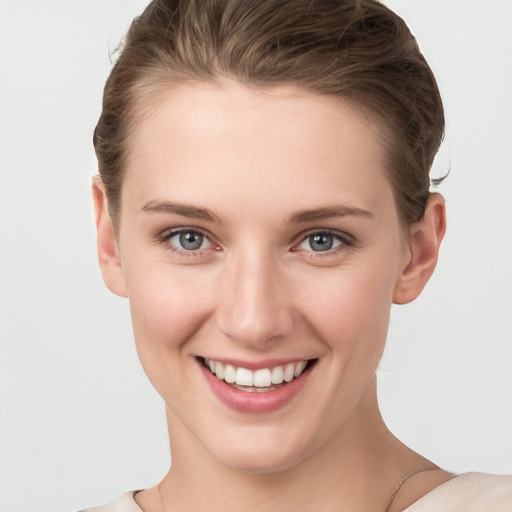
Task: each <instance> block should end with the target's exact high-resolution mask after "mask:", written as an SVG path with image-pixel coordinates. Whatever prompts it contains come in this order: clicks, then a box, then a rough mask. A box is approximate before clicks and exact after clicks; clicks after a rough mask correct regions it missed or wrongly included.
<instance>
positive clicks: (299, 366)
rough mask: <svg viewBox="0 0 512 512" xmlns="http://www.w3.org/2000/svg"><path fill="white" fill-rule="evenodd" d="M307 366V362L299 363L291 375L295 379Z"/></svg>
mask: <svg viewBox="0 0 512 512" xmlns="http://www.w3.org/2000/svg"><path fill="white" fill-rule="evenodd" d="M307 364H308V363H307V361H300V362H299V363H297V364H296V365H295V372H294V374H293V375H294V376H295V377H298V376H299V375H300V374H301V373H302V372H303V371H304V368H306V365H307Z"/></svg>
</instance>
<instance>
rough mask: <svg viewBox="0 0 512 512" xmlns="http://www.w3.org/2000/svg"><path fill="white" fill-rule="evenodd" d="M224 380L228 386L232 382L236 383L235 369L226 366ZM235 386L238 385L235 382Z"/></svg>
mask: <svg viewBox="0 0 512 512" xmlns="http://www.w3.org/2000/svg"><path fill="white" fill-rule="evenodd" d="M224 380H225V381H226V382H227V383H228V384H233V382H236V369H235V367H234V366H232V365H230V364H227V365H226V370H225V372H224ZM237 384H239V383H238V382H237Z"/></svg>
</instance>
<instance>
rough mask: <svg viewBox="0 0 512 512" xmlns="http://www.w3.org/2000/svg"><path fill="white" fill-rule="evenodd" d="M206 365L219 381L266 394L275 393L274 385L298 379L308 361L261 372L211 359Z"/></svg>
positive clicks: (265, 369)
mask: <svg viewBox="0 0 512 512" xmlns="http://www.w3.org/2000/svg"><path fill="white" fill-rule="evenodd" d="M204 362H205V365H206V367H207V368H209V369H210V371H211V372H212V373H213V374H214V375H216V376H217V378H218V379H220V380H224V381H226V382H227V383H228V384H232V385H233V386H234V387H236V388H237V389H242V390H243V391H250V392H254V391H257V392H259V393H264V392H267V391H273V390H274V389H275V388H274V387H272V385H273V384H282V383H283V381H285V382H291V381H292V380H293V379H294V378H297V377H298V376H299V375H300V374H301V373H302V372H303V371H304V369H305V368H306V366H307V364H308V362H307V361H306V360H303V361H299V362H297V363H288V364H286V365H279V366H274V367H273V368H261V369H260V370H255V371H252V370H248V369H247V368H242V367H239V368H235V367H234V366H233V365H231V364H224V363H221V362H220V361H213V360H211V359H205V360H204Z"/></svg>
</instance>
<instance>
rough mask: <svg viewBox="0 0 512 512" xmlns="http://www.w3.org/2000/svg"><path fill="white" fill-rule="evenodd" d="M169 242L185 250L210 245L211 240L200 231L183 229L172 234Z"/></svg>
mask: <svg viewBox="0 0 512 512" xmlns="http://www.w3.org/2000/svg"><path fill="white" fill-rule="evenodd" d="M169 242H170V243H171V244H173V245H175V246H176V247H178V248H180V249H184V250H185V251H197V250H198V249H205V248H207V247H209V245H210V242H209V240H208V239H207V238H206V237H205V236H204V235H203V234H202V233H199V232H198V231H181V232H180V233H176V234H175V235H173V236H171V237H170V239H169Z"/></svg>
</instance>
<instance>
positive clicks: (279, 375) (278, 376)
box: [272, 366, 284, 384]
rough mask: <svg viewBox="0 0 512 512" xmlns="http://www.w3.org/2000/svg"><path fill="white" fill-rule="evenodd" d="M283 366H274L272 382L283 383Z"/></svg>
mask: <svg viewBox="0 0 512 512" xmlns="http://www.w3.org/2000/svg"><path fill="white" fill-rule="evenodd" d="M283 380H284V377H283V367H282V366H276V367H274V368H272V384H281V382H283Z"/></svg>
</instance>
